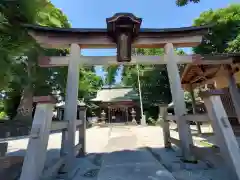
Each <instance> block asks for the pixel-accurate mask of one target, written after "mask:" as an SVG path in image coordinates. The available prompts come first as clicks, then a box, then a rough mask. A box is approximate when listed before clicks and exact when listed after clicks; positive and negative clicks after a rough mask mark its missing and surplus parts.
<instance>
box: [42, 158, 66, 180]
mask: <svg viewBox="0 0 240 180" xmlns="http://www.w3.org/2000/svg"><path fill="white" fill-rule="evenodd" d="M65 160H66V157H61V158H59V159H57V161H54V163H52V164H51V165H50V166H49V167H48V168H47V169H46V170H44V171H43V175H42V177H41V180H51V179H55V178H56V176H57V174H58V171H59V169H60V168H61V166H62V165H63V164H64V162H65Z"/></svg>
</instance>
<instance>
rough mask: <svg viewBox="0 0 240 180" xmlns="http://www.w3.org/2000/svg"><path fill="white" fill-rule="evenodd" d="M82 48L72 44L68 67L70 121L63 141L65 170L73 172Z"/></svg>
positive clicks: (66, 117)
mask: <svg viewBox="0 0 240 180" xmlns="http://www.w3.org/2000/svg"><path fill="white" fill-rule="evenodd" d="M80 58H81V57H80V47H79V45H78V44H72V45H71V50H70V61H69V65H68V77H67V88H66V98H65V110H64V120H65V121H68V122H69V123H68V131H67V138H66V137H64V138H66V140H63V142H64V143H63V144H66V146H65V145H64V147H66V153H67V162H66V167H65V169H66V170H67V171H69V170H71V168H72V164H73V163H72V162H73V161H74V158H75V148H74V147H75V133H76V119H77V101H78V81H79V59H80Z"/></svg>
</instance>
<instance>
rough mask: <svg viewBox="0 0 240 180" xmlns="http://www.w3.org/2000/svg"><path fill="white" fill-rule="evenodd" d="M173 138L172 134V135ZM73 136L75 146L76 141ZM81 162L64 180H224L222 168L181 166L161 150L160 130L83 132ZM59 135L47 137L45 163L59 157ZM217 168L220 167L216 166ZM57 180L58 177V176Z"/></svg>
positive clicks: (20, 150) (16, 146) (15, 149)
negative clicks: (83, 156)
mask: <svg viewBox="0 0 240 180" xmlns="http://www.w3.org/2000/svg"><path fill="white" fill-rule="evenodd" d="M172 135H173V134H172ZM77 138H78V134H76V143H77V141H78V139H77ZM86 138H87V144H86V149H87V153H88V155H87V156H86V157H85V158H76V161H75V162H73V163H75V169H74V170H73V171H72V172H71V173H69V177H70V179H68V180H80V179H81V180H108V179H109V180H110V179H111V180H122V179H124V180H148V179H149V180H174V179H176V180H219V179H221V180H227V179H229V178H228V177H227V173H226V170H225V169H224V168H225V167H224V166H220V167H214V166H212V165H209V164H208V163H206V162H199V163H198V164H195V165H194V164H186V163H183V162H182V161H181V160H180V158H181V154H180V151H179V150H178V149H177V148H174V149H173V150H166V149H165V148H163V147H164V146H163V138H162V129H161V128H160V127H156V126H155V127H152V126H148V127H141V126H115V127H114V126H113V127H104V128H100V127H93V128H90V129H87V136H86ZM27 143H28V139H27V138H26V139H19V140H12V141H9V148H8V154H9V155H24V154H25V149H26V147H27ZM60 143H61V134H60V133H56V134H52V135H51V136H50V140H49V143H48V157H47V162H50V161H51V160H52V159H54V158H56V157H58V156H59V153H58V152H59V149H60ZM219 164H221V163H219ZM58 179H59V180H60V179H61V177H60V176H59V178H58Z"/></svg>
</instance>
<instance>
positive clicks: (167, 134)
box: [159, 106, 171, 148]
mask: <svg viewBox="0 0 240 180" xmlns="http://www.w3.org/2000/svg"><path fill="white" fill-rule="evenodd" d="M159 111H160V113H159V114H160V117H159V119H160V121H163V127H162V131H163V140H164V147H165V148H170V147H171V142H170V141H169V138H170V129H169V122H168V121H167V106H159Z"/></svg>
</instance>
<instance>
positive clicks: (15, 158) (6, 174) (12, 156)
mask: <svg viewBox="0 0 240 180" xmlns="http://www.w3.org/2000/svg"><path fill="white" fill-rule="evenodd" d="M59 152H60V151H59V149H50V150H48V152H47V155H46V161H45V169H47V168H48V167H49V166H51V165H52V164H53V163H54V162H56V160H57V159H58V158H59V155H60V153H59ZM25 154H26V150H25V149H21V150H18V151H14V152H9V153H7V155H6V157H5V158H2V159H1V160H0V167H1V168H0V180H15V179H18V178H19V177H20V174H21V170H22V165H23V160H24V156H25ZM32 158H35V157H32ZM6 162H7V163H6Z"/></svg>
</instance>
